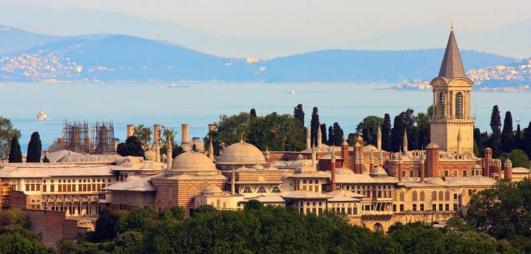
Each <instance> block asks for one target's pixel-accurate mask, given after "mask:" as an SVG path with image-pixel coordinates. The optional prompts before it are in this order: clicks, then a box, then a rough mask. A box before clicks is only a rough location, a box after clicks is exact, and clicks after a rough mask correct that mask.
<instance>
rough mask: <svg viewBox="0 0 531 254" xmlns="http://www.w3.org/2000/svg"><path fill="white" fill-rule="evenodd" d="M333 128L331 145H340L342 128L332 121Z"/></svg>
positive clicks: (342, 134) (342, 136)
mask: <svg viewBox="0 0 531 254" xmlns="http://www.w3.org/2000/svg"><path fill="white" fill-rule="evenodd" d="M333 129H334V141H333V145H335V146H340V145H341V143H342V142H343V138H344V133H343V129H341V126H340V125H339V123H337V122H335V123H334V128H333ZM329 142H330V141H329Z"/></svg>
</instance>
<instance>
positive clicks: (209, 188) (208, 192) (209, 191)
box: [202, 185, 223, 195]
mask: <svg viewBox="0 0 531 254" xmlns="http://www.w3.org/2000/svg"><path fill="white" fill-rule="evenodd" d="M221 192H223V191H222V190H221V189H220V188H219V187H218V186H212V185H209V186H207V187H206V188H204V189H203V191H202V193H203V194H205V195H212V194H216V193H221Z"/></svg>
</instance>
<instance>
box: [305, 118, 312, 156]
mask: <svg viewBox="0 0 531 254" xmlns="http://www.w3.org/2000/svg"><path fill="white" fill-rule="evenodd" d="M311 149H312V125H311V124H310V125H308V128H306V150H307V151H309V150H311Z"/></svg>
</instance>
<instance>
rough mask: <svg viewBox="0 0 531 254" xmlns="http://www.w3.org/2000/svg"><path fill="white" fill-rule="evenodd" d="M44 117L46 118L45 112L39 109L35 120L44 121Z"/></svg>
mask: <svg viewBox="0 0 531 254" xmlns="http://www.w3.org/2000/svg"><path fill="white" fill-rule="evenodd" d="M46 119H48V114H46V112H45V111H44V110H41V111H39V113H38V114H37V120H39V121H45V120H46Z"/></svg>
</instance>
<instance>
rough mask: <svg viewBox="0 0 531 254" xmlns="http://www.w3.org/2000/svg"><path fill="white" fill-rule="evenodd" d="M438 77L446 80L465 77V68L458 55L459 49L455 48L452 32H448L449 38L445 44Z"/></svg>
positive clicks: (455, 43) (455, 42)
mask: <svg viewBox="0 0 531 254" xmlns="http://www.w3.org/2000/svg"><path fill="white" fill-rule="evenodd" d="M439 77H444V78H448V79H454V78H463V77H465V68H464V67H463V62H462V61H461V55H460V54H459V48H458V47H457V41H456V39H455V35H454V31H453V30H452V31H451V32H450V37H449V38H448V43H447V44H446V51H445V52H444V58H443V61H442V64H441V70H440V71H439Z"/></svg>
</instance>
